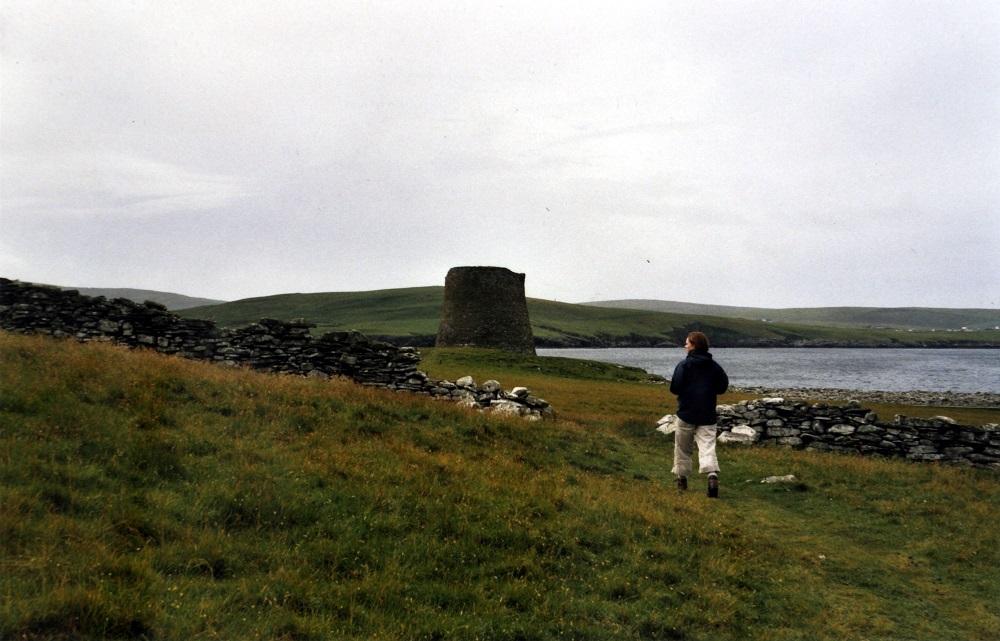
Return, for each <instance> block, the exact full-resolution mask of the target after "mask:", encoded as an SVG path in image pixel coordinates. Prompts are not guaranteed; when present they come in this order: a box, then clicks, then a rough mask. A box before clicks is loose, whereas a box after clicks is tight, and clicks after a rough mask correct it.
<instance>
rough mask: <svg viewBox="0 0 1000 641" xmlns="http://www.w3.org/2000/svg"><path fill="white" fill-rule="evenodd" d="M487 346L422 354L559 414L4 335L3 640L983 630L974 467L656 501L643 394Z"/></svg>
mask: <svg viewBox="0 0 1000 641" xmlns="http://www.w3.org/2000/svg"><path fill="white" fill-rule="evenodd" d="M505 358H506V357H502V356H501V355H497V354H495V353H475V352H468V353H467V352H455V353H449V352H437V353H432V354H429V355H428V358H427V361H426V367H427V369H428V370H429V371H430V372H431V373H432V374H434V375H437V376H454V374H452V373H449V372H450V370H454V371H455V372H458V371H461V373H472V374H474V375H475V376H477V377H479V378H480V380H482V379H483V378H485V377H486V376H489V377H495V378H498V379H499V380H500V381H501V382H503V383H504V384H505V385H506V386H508V387H510V386H513V385H514V384H526V385H527V386H529V387H531V388H532V389H533V391H534V392H535V393H537V394H539V395H540V396H543V397H545V398H547V399H548V400H550V401H552V402H553V403H554V404H555V405H556V408H557V409H558V410H559V415H560V418H559V419H558V420H557V421H549V422H544V423H523V422H520V421H517V420H500V419H492V418H488V417H484V416H481V415H479V414H476V413H468V412H466V411H463V410H460V409H459V408H455V407H452V406H450V405H448V404H445V403H441V402H435V401H430V400H426V399H424V398H420V397H412V396H409V395H401V394H391V393H384V392H376V391H373V390H369V389H363V388H359V387H357V386H355V385H353V384H350V383H346V382H320V381H312V380H305V379H298V378H291V377H278V376H271V375H262V374H258V373H253V372H248V371H242V370H240V371H234V370H226V369H222V368H218V367H213V366H210V365H206V364H201V363H195V362H188V361H183V360H180V359H175V358H168V357H163V356H160V355H156V354H149V353H138V352H128V351H125V350H122V349H117V348H114V347H110V346H106V345H83V346H81V345H77V344H74V343H70V342H56V341H52V340H47V339H42V338H30V337H21V336H12V335H9V334H2V333H0V639H4V640H6V639H106V638H121V639H124V638H147V639H254V638H259V639H289V640H291V639H510V640H514V639H522V640H524V639H691V640H700V639H704V640H706V641H707V640H726V639H734V640H735V639H762V640H763V639H774V640H788V641H792V640H799V639H857V640H861V639H956V640H957V639H963V640H964V639H983V640H987V639H995V638H998V636H1000V615H998V611H997V608H996V596H997V595H998V594H1000V570H998V567H1000V558H998V556H1000V552H998V551H1000V537H998V534H997V530H996V528H995V527H993V526H992V524H993V523H995V522H996V520H997V517H998V516H1000V483H998V477H997V475H996V474H995V473H990V472H985V471H974V470H972V471H970V470H962V469H956V468H948V467H942V466H935V465H916V464H909V463H904V462H894V461H879V460H871V459H861V458H856V457H847V456H836V455H822V454H814V453H796V452H790V451H783V450H772V449H732V448H729V449H724V450H723V451H722V462H723V466H724V477H723V479H724V484H723V492H722V498H721V499H720V500H718V501H709V500H708V499H706V498H705V497H704V496H703V494H702V492H703V490H704V487H703V481H696V482H695V483H694V488H693V489H692V491H691V492H689V493H687V494H683V495H680V494H678V493H676V491H674V490H673V489H672V485H671V478H670V474H669V459H670V455H671V445H670V443H669V440H668V439H665V438H663V437H662V436H660V435H659V434H656V433H654V432H652V430H651V421H653V420H655V419H656V418H657V417H658V416H659V415H661V414H663V413H665V412H666V411H668V410H669V409H670V407H669V405H668V404H667V403H666V400H667V399H665V389H664V388H663V386H662V385H651V384H649V383H647V382H644V381H643V380H642V379H643V376H642V374H641V373H640V372H637V371H632V370H622V369H619V368H613V367H608V366H602V365H597V364H591V363H586V362H570V361H566V360H565V359H538V360H537V361H535V360H531V359H528V360H525V361H517V360H516V359H515V360H505ZM539 368H540V369H539ZM771 474H795V475H796V476H797V477H798V478H799V479H800V480H801V483H800V484H798V485H794V486H769V485H762V484H760V483H759V480H760V479H761V478H762V477H764V476H767V475H771Z"/></svg>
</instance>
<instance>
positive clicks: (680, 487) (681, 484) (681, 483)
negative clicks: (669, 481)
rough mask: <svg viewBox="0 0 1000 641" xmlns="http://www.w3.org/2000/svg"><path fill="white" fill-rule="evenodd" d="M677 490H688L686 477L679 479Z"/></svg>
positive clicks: (679, 477)
mask: <svg viewBox="0 0 1000 641" xmlns="http://www.w3.org/2000/svg"><path fill="white" fill-rule="evenodd" d="M677 489H678V490H686V489H688V478H687V477H686V476H678V477H677Z"/></svg>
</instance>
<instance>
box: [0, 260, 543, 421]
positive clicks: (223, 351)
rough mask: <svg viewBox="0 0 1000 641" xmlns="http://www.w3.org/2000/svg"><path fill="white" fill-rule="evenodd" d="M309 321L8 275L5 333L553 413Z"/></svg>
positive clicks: (1, 288) (523, 395) (2, 286)
mask: <svg viewBox="0 0 1000 641" xmlns="http://www.w3.org/2000/svg"><path fill="white" fill-rule="evenodd" d="M313 327H315V325H314V324H312V323H308V322H306V321H304V320H294V321H280V320H274V319H262V320H260V321H258V322H257V323H253V324H251V325H249V326H247V327H241V328H239V329H220V328H218V327H216V325H215V323H213V322H212V321H205V320H193V319H185V318H181V317H179V316H177V315H176V314H172V313H170V312H169V311H167V309H166V308H165V307H164V306H162V305H160V304H158V303H152V302H149V301H147V302H145V303H143V304H139V303H136V302H134V301H131V300H128V299H126V298H115V299H111V300H107V299H105V298H104V297H101V296H98V297H91V296H84V295H81V294H80V293H79V292H77V291H75V290H61V289H58V288H55V287H46V286H42V285H34V284H32V283H24V282H20V281H13V280H8V279H6V278H0V328H2V329H5V330H7V331H12V332H18V333H22V334H45V335H50V336H54V337H60V338H72V339H75V340H78V341H81V342H89V341H101V342H112V343H116V344H119V345H124V346H127V347H132V348H148V349H152V350H155V351H158V352H161V353H164V354H175V355H178V356H182V357H185V358H192V359H198V360H205V361H212V362H215V363H220V364H223V365H229V366H242V367H250V368H253V369H257V370H261V371H266V372H279V373H287V374H296V375H301V376H312V377H320V378H327V377H331V376H343V377H347V378H350V379H352V380H354V381H356V382H358V383H361V384H363V385H367V386H373V387H382V388H385V389H391V390H399V391H407V392H413V393H417V394H424V395H428V396H433V397H436V398H441V399H446V400H454V401H458V402H460V403H462V404H465V405H468V406H470V407H472V406H474V407H476V408H479V409H482V410H488V411H494V412H498V413H505V414H511V415H517V416H523V417H525V418H528V419H540V418H542V417H543V416H551V415H552V414H553V412H552V408H551V407H549V404H548V403H547V402H545V401H544V400H542V399H539V398H536V397H534V396H531V395H530V394H529V393H527V390H525V388H514V389H512V390H510V391H504V390H503V389H502V388H501V386H500V384H499V383H497V382H496V381H487V382H486V383H484V384H483V385H482V386H481V387H480V386H477V385H476V384H475V383H474V382H473V381H472V380H471V378H470V379H469V380H467V381H466V380H462V379H460V380H459V381H457V382H456V383H452V382H450V381H438V380H434V379H431V378H429V377H428V376H427V374H425V373H424V372H422V371H420V370H419V369H418V365H419V363H420V353H419V352H418V351H417V350H416V349H414V348H413V347H398V346H396V345H392V344H390V343H384V342H381V341H374V340H371V339H369V338H367V337H366V336H364V335H363V334H361V333H360V332H353V331H352V332H330V333H327V334H324V335H323V336H320V337H319V338H315V337H313V336H312V334H311V333H310V329H312V328H313Z"/></svg>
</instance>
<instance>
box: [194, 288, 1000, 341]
mask: <svg viewBox="0 0 1000 641" xmlns="http://www.w3.org/2000/svg"><path fill="white" fill-rule="evenodd" d="M443 296H444V288H443V287H415V288H408V289H386V290H378V291H371V292H334V293H319V294H281V295H277V296H266V297H261V298H248V299H245V300H239V301H234V302H231V303H223V304H221V305H210V306H205V307H196V308H192V309H185V310H182V311H180V312H179V313H180V314H182V315H184V316H189V317H192V318H204V319H208V320H213V321H216V322H217V323H219V324H220V325H223V326H229V327H236V326H241V325H247V324H250V323H253V322H256V321H257V320H259V319H261V318H278V319H283V320H290V319H292V318H306V319H307V320H309V321H311V322H314V323H316V324H317V327H316V330H315V333H317V334H320V333H324V332H328V331H332V330H345V329H356V330H359V331H361V332H364V333H366V334H369V335H381V336H393V337H400V338H403V339H407V340H412V341H413V342H414V343H417V344H433V339H434V336H435V335H436V334H437V328H438V323H439V321H440V314H441V303H442V299H443ZM528 313H529V315H530V317H531V327H532V332H533V333H534V336H535V338H536V339H537V340H539V341H542V342H544V344H546V345H551V346H560V345H609V344H630V345H655V344H658V343H665V344H669V345H679V344H681V343H683V338H684V336H686V335H687V333H688V332H689V331H691V330H692V329H701V330H703V331H706V332H708V333H709V335H710V336H712V340H713V344H715V345H717V346H720V347H721V346H727V345H729V346H735V345H757V344H770V345H791V344H795V343H797V342H802V341H821V342H824V343H828V344H847V343H849V344H852V345H858V346H877V345H879V346H900V347H905V346H919V345H927V344H944V345H954V346H962V345H973V344H976V345H982V344H989V345H996V346H1000V332H998V331H993V330H990V331H976V332H960V333H957V332H952V333H949V332H931V331H914V332H907V331H899V330H892V329H860V328H856V327H821V326H816V325H809V324H781V323H762V322H760V321H759V320H757V321H751V320H746V319H741V318H724V317H721V316H705V315H686V314H676V313H663V312H656V311H641V310H634V309H611V308H603V307H590V306H587V305H574V304H570V303H560V302H556V301H549V300H541V299H536V298H529V299H528Z"/></svg>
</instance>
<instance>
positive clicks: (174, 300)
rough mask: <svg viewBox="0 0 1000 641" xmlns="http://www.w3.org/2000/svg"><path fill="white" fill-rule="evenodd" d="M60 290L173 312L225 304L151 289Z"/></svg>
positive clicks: (85, 288) (81, 288)
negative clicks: (159, 306) (144, 304)
mask: <svg viewBox="0 0 1000 641" xmlns="http://www.w3.org/2000/svg"><path fill="white" fill-rule="evenodd" d="M60 289H75V290H76V291H78V292H80V293H81V294H83V295H84V296H104V297H105V298H109V299H110V298H127V299H129V300H132V301H135V302H137V303H144V302H146V301H147V300H151V301H153V302H154V303H159V304H161V305H163V306H164V307H166V308H167V309H171V310H175V311H176V310H178V309H187V308H189V307H199V306H202V305H217V304H219V303H224V302H225V301H222V300H216V299H213V298H196V297H194V296H185V295H184V294H175V293H173V292H159V291H156V290H152V289H131V288H128V287H61V288H60Z"/></svg>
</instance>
